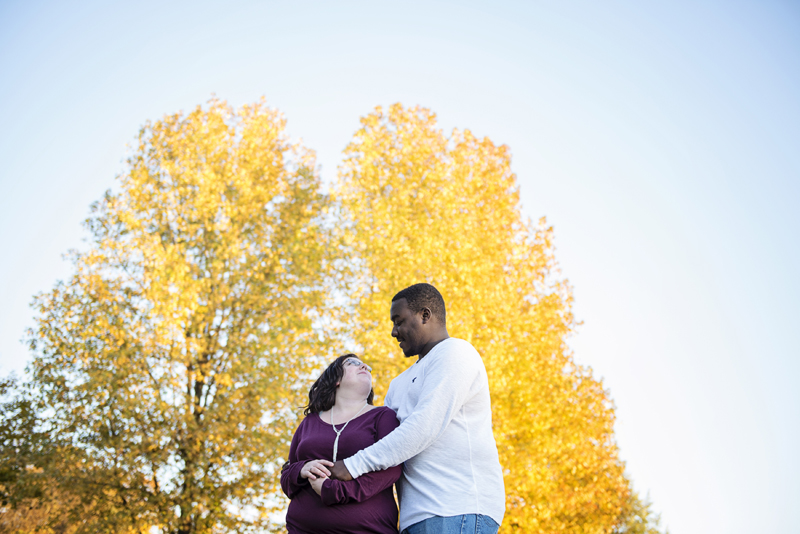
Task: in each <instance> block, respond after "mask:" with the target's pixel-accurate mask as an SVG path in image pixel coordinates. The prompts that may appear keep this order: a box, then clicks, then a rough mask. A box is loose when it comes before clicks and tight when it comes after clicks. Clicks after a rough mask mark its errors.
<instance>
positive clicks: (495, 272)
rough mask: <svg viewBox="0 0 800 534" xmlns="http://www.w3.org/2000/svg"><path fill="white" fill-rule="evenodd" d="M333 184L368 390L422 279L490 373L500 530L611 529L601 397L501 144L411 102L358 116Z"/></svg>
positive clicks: (615, 507)
mask: <svg viewBox="0 0 800 534" xmlns="http://www.w3.org/2000/svg"><path fill="white" fill-rule="evenodd" d="M361 123H362V127H361V129H360V130H359V131H358V132H357V133H356V134H355V136H354V139H353V140H352V142H351V143H350V144H349V146H348V147H347V148H346V151H345V160H344V162H343V164H342V166H341V167H340V172H339V178H338V183H337V184H336V188H335V193H334V198H335V199H336V200H337V202H338V203H339V204H340V206H341V209H342V210H343V212H342V213H343V223H342V224H341V225H340V231H341V232H342V236H343V238H344V239H345V241H346V242H347V243H349V244H350V252H349V253H350V254H351V255H352V263H353V265H355V266H357V267H358V269H357V272H356V273H355V276H354V278H353V279H352V280H351V284H352V287H351V291H350V294H351V295H352V296H353V302H352V305H353V313H352V317H353V318H354V322H353V324H352V325H351V331H352V332H353V336H354V339H355V341H356V342H357V343H358V344H359V345H360V346H361V347H362V349H363V353H364V357H365V358H366V359H367V360H368V361H369V362H370V363H371V365H372V366H373V367H374V368H375V374H376V378H377V382H378V391H377V393H378V395H379V396H382V395H383V394H384V393H385V391H386V388H387V387H388V384H389V381H390V380H391V378H392V377H394V376H395V375H397V374H398V373H399V372H400V371H402V370H403V369H405V368H406V367H407V366H408V365H409V364H410V363H411V362H409V361H408V360H405V359H404V358H403V356H402V354H401V352H400V351H399V350H398V349H397V347H396V344H395V343H394V341H393V339H392V338H391V337H390V330H391V324H390V321H389V304H390V300H391V298H392V296H393V295H394V294H395V293H396V292H397V291H399V290H400V289H402V288H404V287H406V286H408V285H410V284H412V283H416V282H422V281H425V282H429V283H432V284H434V285H435V286H436V287H437V288H438V289H439V290H440V291H441V292H442V294H443V296H444V298H445V301H446V303H447V308H448V314H447V316H448V319H447V326H448V330H449V332H450V334H451V335H452V336H455V337H460V338H463V339H466V340H468V341H470V342H471V343H472V344H473V345H474V346H475V347H476V348H477V349H478V351H479V352H480V353H481V355H482V356H483V359H484V363H485V365H486V369H487V372H488V375H489V384H490V388H491V394H492V406H493V422H494V433H495V437H496V440H497V445H498V449H499V451H500V460H501V463H502V465H503V467H504V474H505V485H506V492H507V506H506V518H505V520H504V523H503V526H502V532H537V533H538V532H541V533H551V532H572V533H585V534H600V533H610V532H612V531H614V530H615V529H616V528H619V527H623V528H624V526H623V523H624V522H625V510H626V506H627V504H626V503H628V502H629V501H630V498H631V496H632V495H633V494H632V492H631V488H630V484H629V481H628V480H627V479H626V478H625V477H624V474H623V469H624V465H623V463H622V462H621V461H620V460H619V457H618V450H617V446H616V444H615V441H614V434H613V423H614V407H613V404H612V401H611V399H610V398H609V395H608V393H607V392H606V391H605V390H604V389H603V386H602V384H601V383H600V381H598V380H597V379H595V378H594V377H593V376H592V374H591V371H590V370H589V369H588V368H586V367H582V366H580V365H577V364H576V363H575V361H574V360H573V358H572V356H571V353H570V351H569V348H568V346H567V343H566V339H567V337H568V336H569V335H570V334H571V333H572V332H573V330H574V328H575V320H574V318H573V315H572V311H571V293H570V288H569V286H568V284H567V282H566V280H565V279H563V278H562V277H561V276H560V274H559V271H558V268H557V263H556V261H555V258H554V254H553V232H552V229H551V228H550V227H548V226H547V224H546V222H545V221H544V219H542V220H540V221H539V223H538V224H536V225H532V224H530V223H529V222H528V221H527V220H526V219H525V218H524V217H523V216H522V215H521V213H520V207H519V195H518V186H517V182H516V178H515V175H514V173H513V172H512V171H511V165H510V164H511V156H510V153H509V150H508V148H507V147H506V146H498V145H495V144H494V143H493V142H492V141H490V140H489V139H486V138H484V139H478V138H476V137H475V136H474V135H473V134H472V133H470V132H469V131H468V130H463V131H459V130H455V131H453V132H452V133H451V134H450V135H449V136H446V135H445V134H444V133H443V132H442V131H441V130H440V129H439V128H438V127H437V125H436V117H435V115H434V114H433V113H432V112H430V111H429V110H427V109H424V108H405V107H403V106H401V105H399V104H398V105H393V106H391V107H390V108H388V109H386V110H384V109H381V108H377V109H376V111H375V112H374V113H371V114H369V115H368V116H366V117H364V118H363V119H362V121H361Z"/></svg>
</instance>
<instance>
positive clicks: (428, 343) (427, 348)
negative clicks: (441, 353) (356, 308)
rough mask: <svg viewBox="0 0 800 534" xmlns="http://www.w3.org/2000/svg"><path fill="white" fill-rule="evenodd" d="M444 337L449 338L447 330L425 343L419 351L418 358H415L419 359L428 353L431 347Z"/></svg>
mask: <svg viewBox="0 0 800 534" xmlns="http://www.w3.org/2000/svg"><path fill="white" fill-rule="evenodd" d="M445 339H450V336H449V335H448V334H447V331H445V332H444V333H443V334H442V335H441V336H437V337H436V338H435V339H434V340H432V341H429V342H427V343H425V346H424V347H422V350H421V351H420V353H419V358H417V361H420V360H421V359H422V358H424V357H425V356H427V355H428V353H429V352H430V351H431V350H432V349H433V347H435V346H436V345H438V344H439V343H441V342H442V341H444V340H445Z"/></svg>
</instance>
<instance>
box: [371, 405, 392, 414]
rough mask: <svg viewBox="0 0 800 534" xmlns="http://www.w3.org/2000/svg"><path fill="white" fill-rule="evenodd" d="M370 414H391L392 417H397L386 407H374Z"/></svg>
mask: <svg viewBox="0 0 800 534" xmlns="http://www.w3.org/2000/svg"><path fill="white" fill-rule="evenodd" d="M370 413H372V414H374V415H385V414H386V413H391V414H392V415H395V416H396V415H397V414H396V413H395V412H394V410H392V409H391V408H389V407H388V406H375V407H374V408H373V409H372V410H370Z"/></svg>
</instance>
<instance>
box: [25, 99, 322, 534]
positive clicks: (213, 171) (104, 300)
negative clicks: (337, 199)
mask: <svg viewBox="0 0 800 534" xmlns="http://www.w3.org/2000/svg"><path fill="white" fill-rule="evenodd" d="M284 126H285V123H284V120H283V118H282V117H281V116H280V115H279V114H278V113H277V112H275V111H273V110H270V109H268V108H266V107H265V106H264V105H263V103H259V104H255V105H252V106H244V107H243V108H241V109H240V110H238V112H237V111H234V110H233V109H232V108H230V107H229V106H227V105H226V104H225V103H223V102H219V101H217V100H212V101H211V102H210V103H209V105H208V107H207V109H206V110H203V109H202V108H200V107H198V108H197V109H195V110H194V111H192V112H191V113H188V114H182V113H178V114H175V115H172V116H167V117H165V118H164V119H163V120H159V121H156V122H154V123H148V124H147V125H146V126H145V127H144V128H143V129H142V130H141V132H140V134H139V137H138V144H137V146H136V147H135V149H134V151H133V154H132V156H131V157H130V158H129V160H128V164H127V170H126V172H125V173H124V174H123V175H122V176H120V182H119V186H120V191H119V193H116V194H112V193H110V192H109V193H107V194H106V195H105V197H104V198H103V200H102V201H101V202H99V203H97V204H96V205H94V206H93V214H92V216H91V217H90V218H89V219H88V221H87V226H88V228H89V230H90V233H91V242H90V247H89V249H88V250H87V251H85V252H80V253H78V252H75V253H73V261H74V265H75V274H74V276H73V277H72V278H71V279H69V280H68V281H66V282H64V283H59V284H57V285H56V286H55V288H54V289H53V290H52V291H50V292H48V293H46V294H43V295H40V296H39V297H38V298H37V299H36V302H35V305H36V308H37V309H38V312H39V319H38V324H37V326H36V328H35V329H34V330H33V331H32V332H31V333H30V345H31V348H32V350H33V351H34V352H35V358H34V360H33V363H32V365H31V368H30V372H31V374H32V377H33V381H34V383H35V386H36V391H37V395H38V401H39V402H40V403H41V406H42V409H43V410H44V411H46V412H47V413H48V414H49V418H48V424H49V425H50V427H51V428H52V434H53V435H58V436H60V437H61V438H62V439H64V441H65V442H66V443H67V444H68V445H69V446H70V447H71V450H70V452H69V455H68V456H67V457H68V458H69V460H70V461H68V462H64V463H63V464H62V465H60V466H59V473H58V475H57V477H56V478H58V480H59V481H60V483H61V484H62V486H63V487H65V488H69V491H70V493H71V495H73V496H74V497H75V498H76V499H77V500H78V501H79V503H80V506H74V507H71V509H70V512H71V514H72V517H73V519H74V520H75V521H77V520H78V519H79V518H80V520H81V521H83V522H87V514H89V513H94V512H96V513H95V515H93V516H92V517H91V520H90V521H88V523H87V525H88V524H90V526H87V527H86V529H85V531H91V532H121V531H124V530H125V529H133V530H135V531H139V530H141V531H147V529H149V528H150V527H153V526H155V527H158V528H159V529H160V530H161V531H162V532H171V533H172V532H174V533H181V534H188V533H207V532H228V531H232V530H235V531H239V532H241V531H245V530H248V529H251V530H256V529H261V528H266V527H268V526H269V517H270V515H269V514H270V512H271V511H272V510H274V509H275V508H276V507H280V506H281V505H282V503H281V502H278V501H276V500H275V498H276V497H275V494H276V487H277V479H276V476H275V472H276V471H275V468H276V465H278V463H279V462H281V461H282V459H283V457H284V456H285V452H286V450H285V449H286V448H287V447H288V439H290V438H291V432H292V431H293V429H294V425H295V420H296V408H297V406H299V405H301V404H302V395H303V391H301V390H298V388H297V387H296V385H297V383H298V380H300V379H302V378H303V377H304V376H305V375H306V374H307V373H308V369H309V365H311V364H312V363H313V361H314V358H313V355H314V354H315V353H317V352H318V351H320V350H323V348H324V346H323V344H322V343H321V342H320V340H319V339H320V338H319V332H318V331H317V329H315V327H314V325H315V321H319V320H321V319H322V318H323V312H324V308H325V306H326V305H327V302H326V294H327V290H326V288H325V284H326V283H328V276H327V275H328V273H329V272H330V262H329V261H328V259H327V256H326V252H325V251H326V248H327V247H326V244H327V241H328V232H327V231H326V230H325V228H324V226H323V224H322V219H321V217H322V215H323V211H324V210H325V209H326V202H327V201H326V198H325V197H324V196H323V195H322V194H321V193H320V189H319V178H318V176H317V175H316V174H315V163H314V158H313V154H312V153H310V152H309V151H307V150H305V149H303V148H302V147H301V146H299V145H292V144H291V143H290V142H289V140H288V139H287V137H286V135H285V133H284ZM278 467H279V466H278ZM54 476H55V475H54Z"/></svg>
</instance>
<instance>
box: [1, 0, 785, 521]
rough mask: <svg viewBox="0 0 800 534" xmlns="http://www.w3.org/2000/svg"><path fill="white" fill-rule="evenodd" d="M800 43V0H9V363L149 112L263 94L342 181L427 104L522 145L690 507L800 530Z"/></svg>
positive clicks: (630, 437) (649, 478)
mask: <svg viewBox="0 0 800 534" xmlns="http://www.w3.org/2000/svg"><path fill="white" fill-rule="evenodd" d="M799 67H800V8H798V6H797V5H796V4H793V3H790V2H769V1H762V2H755V1H753V2H699V3H686V2H669V3H666V2H665V3H662V4H661V5H657V4H655V3H652V2H605V3H602V4H601V3H599V2H586V3H574V2H524V3H523V2H519V3H513V2H497V1H496V2H485V3H477V2H459V3H456V2H425V3H422V2H419V3H417V2H406V3H404V4H402V5H400V4H390V3H378V2H360V3H359V2H330V3H315V2H302V3H301V2H296V3H289V2H226V3H219V4H212V3H203V2H185V3H175V2H173V3H169V4H166V3H156V2H135V3H134V2H131V3H128V4H127V5H122V4H120V5H117V6H110V5H108V3H105V2H96V3H89V2H69V3H63V2H36V1H26V2H8V1H6V2H3V3H0V73H1V74H0V119H1V120H2V128H1V129H0V184H2V195H0V250H2V251H3V261H2V262H0V279H1V280H2V281H3V282H2V285H0V302H2V306H0V373H2V374H6V373H8V372H10V371H12V370H17V371H18V372H20V371H21V370H22V369H23V367H24V365H25V363H26V361H27V359H28V354H27V352H26V350H25V348H24V347H23V346H22V345H21V344H20V343H19V342H18V340H19V339H20V338H21V337H22V335H23V331H24V329H25V327H26V326H30V325H31V324H32V319H31V317H32V315H31V311H30V310H29V308H28V303H29V302H30V299H31V296H32V295H33V294H34V293H36V292H39V291H43V290H47V289H48V288H50V287H52V285H53V283H54V282H55V280H56V279H58V278H64V277H66V276H67V275H68V274H69V272H70V271H69V265H68V264H66V263H64V262H62V261H61V260H60V255H61V254H62V253H63V252H65V251H66V250H68V249H69V248H72V247H79V246H81V239H82V237H83V236H84V233H83V231H82V228H81V226H80V221H81V220H82V219H84V218H85V217H86V216H87V214H88V206H89V204H90V203H91V202H92V201H94V200H97V199H98V198H100V196H101V195H102V193H103V191H105V190H106V189H107V188H111V187H114V176H115V175H116V174H117V173H119V172H120V171H121V170H122V169H123V164H122V161H123V158H124V156H125V153H126V149H125V144H126V143H131V142H132V141H133V140H134V138H135V135H136V133H137V131H138V129H139V127H140V126H141V125H142V124H143V123H144V122H145V121H146V120H148V119H157V118H159V117H161V116H162V115H164V114H166V113H173V112H175V111H177V110H181V109H182V110H188V109H191V108H193V107H194V106H196V105H197V104H200V103H203V102H205V101H207V100H208V98H209V97H210V96H211V94H212V93H216V95H218V96H219V97H220V98H223V99H227V100H228V101H229V102H231V103H233V104H235V105H241V104H244V103H248V102H252V101H255V100H257V99H258V98H259V97H260V96H262V95H264V96H265V97H266V99H267V101H268V103H269V104H270V105H272V106H274V107H277V108H278V109H280V110H281V111H283V112H284V113H285V115H286V117H287V119H288V121H289V132H290V133H291V134H292V135H293V136H295V137H302V138H303V140H304V142H305V144H306V145H307V146H309V147H310V148H313V149H315V150H316V151H317V153H318V156H319V162H320V163H321V165H322V174H323V177H324V178H326V179H330V178H332V177H333V175H334V173H335V169H336V165H337V163H338V162H339V160H340V154H341V150H342V148H343V147H344V146H345V145H346V144H347V142H348V141H349V139H350V138H351V136H352V134H353V132H354V131H355V130H356V129H357V128H358V118H359V117H360V116H362V115H364V114H366V113H368V112H369V111H370V110H371V109H372V108H373V107H374V106H376V105H388V104H391V103H394V102H402V103H404V104H408V105H413V104H421V105H424V106H427V107H430V108H431V109H433V110H434V111H435V112H436V113H437V114H438V116H439V119H440V123H441V125H442V126H443V127H444V128H445V129H447V130H449V129H450V128H453V127H459V128H469V129H471V130H472V131H473V132H474V133H476V134H477V135H479V136H488V137H490V138H491V139H492V140H494V141H495V142H498V143H506V144H508V145H509V146H510V147H511V151H512V154H513V157H514V159H513V168H514V170H515V172H516V173H517V175H518V178H519V181H520V184H521V191H522V202H523V209H524V211H525V213H526V214H527V215H528V216H530V217H531V218H533V219H537V218H538V217H540V216H546V217H547V218H548V219H549V221H550V222H551V223H552V224H553V225H554V226H555V232H556V244H557V247H558V258H559V259H560V262H561V266H562V269H563V271H564V274H565V275H566V276H567V277H568V278H569V280H570V281H571V283H572V285H573V286H574V291H575V311H576V314H577V316H578V317H579V319H581V320H582V321H583V322H584V324H583V326H582V327H581V328H580V331H579V333H578V335H577V336H576V337H575V338H574V339H572V341H571V343H572V346H573V348H574V350H575V357H576V359H577V361H579V362H580V363H583V364H586V365H590V366H591V367H593V369H594V370H595V373H596V374H597V376H599V377H602V378H603V379H604V381H605V384H606V386H607V387H608V388H609V390H610V392H611V395H612V397H613V398H614V399H615V401H616V404H617V413H618V418H619V419H618V424H617V436H618V441H619V444H620V447H621V451H622V456H623V458H624V459H625V460H626V461H627V462H628V471H629V474H630V476H631V478H632V479H633V481H634V484H635V487H636V488H637V489H638V490H640V491H642V492H648V491H649V493H650V496H651V498H652V499H653V501H654V502H655V508H656V509H657V510H659V511H661V512H662V514H663V520H664V522H665V523H666V524H667V525H668V526H669V528H670V530H671V532H672V533H673V534H680V533H698V534H699V533H708V532H720V533H751V532H799V531H800V530H798V527H797V523H796V521H793V519H794V516H795V515H796V512H795V513H794V514H793V513H792V512H793V511H794V510H793V508H796V506H797V503H800V460H798V458H797V454H796V450H797V448H798V447H797V443H798V440H800V388H799V387H798V386H797V385H796V380H795V377H796V376H798V374H799V373H800V350H799V349H798V345H799V344H800V328H799V327H798V324H799V323H800V305H798V302H800V283H798V281H797V277H796V275H797V273H798V272H800V252H798V248H799V247H798V244H800V243H798V241H800V240H799V239H798V231H799V230H800V215H799V214H798V212H799V210H798V209H797V208H796V207H795V206H794V204H796V203H797V201H798V199H800V179H798V178H799V176H800V150H798V146H800V145H799V143H798V142H799V141H800V98H798V97H799V96H800V68H799ZM367 358H368V355H367Z"/></svg>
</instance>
